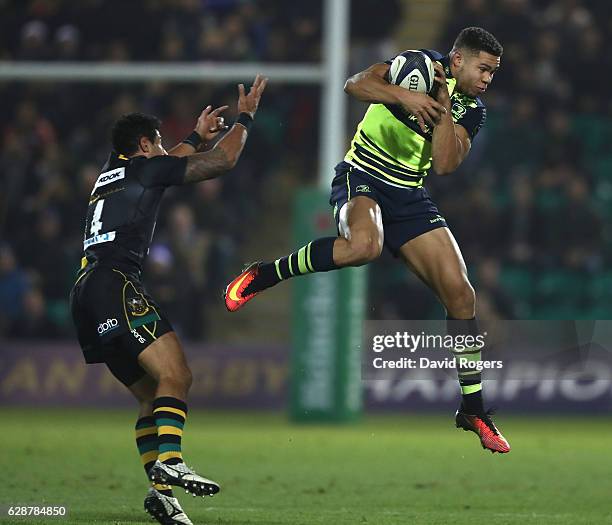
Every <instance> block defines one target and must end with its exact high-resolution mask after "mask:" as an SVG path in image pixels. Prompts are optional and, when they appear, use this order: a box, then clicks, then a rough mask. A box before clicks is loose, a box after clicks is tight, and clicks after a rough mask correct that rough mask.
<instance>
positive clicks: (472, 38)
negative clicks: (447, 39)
mask: <svg viewBox="0 0 612 525" xmlns="http://www.w3.org/2000/svg"><path fill="white" fill-rule="evenodd" d="M459 48H463V49H469V50H470V51H475V52H478V51H484V52H485V53H489V54H491V55H493V56H496V57H500V56H502V53H503V52H504V48H503V47H502V45H501V44H500V43H499V42H498V40H497V38H495V37H494V36H493V35H492V34H491V33H489V32H488V31H487V30H485V29H483V28H482V27H466V28H465V29H462V30H461V32H460V33H459V35H458V36H457V38H456V40H455V43H454V44H453V49H459Z"/></svg>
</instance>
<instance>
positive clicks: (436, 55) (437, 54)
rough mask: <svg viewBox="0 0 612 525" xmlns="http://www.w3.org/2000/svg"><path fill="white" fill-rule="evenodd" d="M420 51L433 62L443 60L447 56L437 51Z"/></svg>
mask: <svg viewBox="0 0 612 525" xmlns="http://www.w3.org/2000/svg"><path fill="white" fill-rule="evenodd" d="M419 51H420V52H421V53H425V54H426V55H427V56H428V57H429V58H431V59H432V60H442V59H443V58H444V57H445V56H446V55H443V54H442V53H440V52H438V51H436V50H435V49H419Z"/></svg>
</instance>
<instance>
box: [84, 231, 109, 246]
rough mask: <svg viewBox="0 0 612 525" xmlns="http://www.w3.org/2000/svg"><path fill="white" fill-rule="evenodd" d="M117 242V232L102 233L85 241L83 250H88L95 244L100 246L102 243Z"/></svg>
mask: <svg viewBox="0 0 612 525" xmlns="http://www.w3.org/2000/svg"><path fill="white" fill-rule="evenodd" d="M114 240H115V232H114V231H113V232H106V233H101V234H100V235H95V236H94V237H90V238H89V239H85V240H84V241H83V250H86V249H87V248H88V247H89V246H92V245H94V244H100V243H101V242H110V241H114Z"/></svg>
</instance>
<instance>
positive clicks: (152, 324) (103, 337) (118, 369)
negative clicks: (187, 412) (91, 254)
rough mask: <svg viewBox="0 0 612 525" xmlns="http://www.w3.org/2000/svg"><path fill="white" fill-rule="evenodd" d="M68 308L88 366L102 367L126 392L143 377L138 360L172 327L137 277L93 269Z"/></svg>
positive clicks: (81, 280)
mask: <svg viewBox="0 0 612 525" xmlns="http://www.w3.org/2000/svg"><path fill="white" fill-rule="evenodd" d="M70 308H71V311H72V319H73V321H74V324H75V327H76V330H77V336H78V339H79V344H80V345H81V349H82V350H83V355H84V357H85V361H86V362H87V363H106V364H107V365H108V367H109V368H110V370H111V372H112V373H113V375H115V377H117V379H119V380H120V381H121V382H122V383H124V384H125V385H126V386H130V385H131V384H133V383H135V382H136V381H138V379H140V378H141V377H143V376H144V375H145V371H144V370H143V369H142V367H141V366H140V365H139V364H138V355H139V354H140V352H142V351H143V350H144V349H145V348H147V346H149V345H150V344H151V343H152V342H153V341H155V340H156V339H157V338H158V337H160V336H162V335H164V334H165V333H168V332H171V331H172V325H171V324H170V322H169V321H168V320H167V319H166V318H165V316H164V315H163V314H162V312H161V310H160V308H159V306H158V305H157V304H156V303H155V301H154V300H153V299H152V298H151V296H149V295H148V294H147V293H146V291H145V290H144V288H143V286H142V284H141V283H140V281H139V279H138V277H136V276H134V275H126V274H124V273H122V272H120V271H119V270H115V269H112V268H106V267H95V268H93V269H91V270H89V271H87V272H86V273H84V274H82V275H81V276H80V277H79V279H78V280H77V282H76V283H75V285H74V287H73V288H72V291H71V292H70Z"/></svg>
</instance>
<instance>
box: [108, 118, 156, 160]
mask: <svg viewBox="0 0 612 525" xmlns="http://www.w3.org/2000/svg"><path fill="white" fill-rule="evenodd" d="M160 126H161V121H160V120H159V119H158V118H157V117H154V116H153V115H145V114H143V113H128V114H127V115H122V116H121V117H120V118H119V119H118V120H117V122H115V124H114V125H113V130H112V141H113V149H114V150H115V151H116V152H117V153H121V154H123V155H132V154H133V153H134V152H136V151H137V150H138V145H139V142H140V138H141V137H147V138H148V139H149V140H150V141H151V142H154V141H155V137H156V133H155V131H156V130H158V129H159V128H160Z"/></svg>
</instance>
